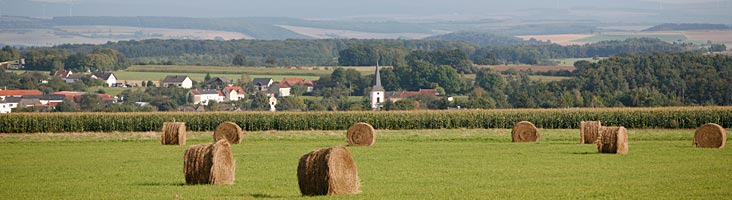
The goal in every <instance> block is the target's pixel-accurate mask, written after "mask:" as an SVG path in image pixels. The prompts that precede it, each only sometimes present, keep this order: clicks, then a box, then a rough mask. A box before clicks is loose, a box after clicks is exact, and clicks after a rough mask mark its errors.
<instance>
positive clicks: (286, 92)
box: [277, 82, 292, 97]
mask: <svg viewBox="0 0 732 200" xmlns="http://www.w3.org/2000/svg"><path fill="white" fill-rule="evenodd" d="M277 87H278V88H279V89H278V93H277V94H278V95H279V96H280V97H287V96H290V92H291V91H292V86H290V85H289V84H287V83H286V82H280V84H277Z"/></svg>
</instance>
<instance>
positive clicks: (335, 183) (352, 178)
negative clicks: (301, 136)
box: [297, 146, 361, 196]
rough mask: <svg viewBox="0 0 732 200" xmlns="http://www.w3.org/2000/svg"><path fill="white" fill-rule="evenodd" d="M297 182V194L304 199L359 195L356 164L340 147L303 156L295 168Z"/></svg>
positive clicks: (349, 153) (359, 185)
mask: <svg viewBox="0 0 732 200" xmlns="http://www.w3.org/2000/svg"><path fill="white" fill-rule="evenodd" d="M297 180H298V184H299V186H300V192H301V193H302V195H306V196H316V195H338V194H358V193H360V192H361V189H360V187H361V183H360V180H359V178H358V170H357V169H356V163H355V162H354V161H353V158H352V156H351V152H349V151H348V149H346V148H345V147H343V146H336V147H332V148H327V149H320V150H316V151H313V152H310V153H308V154H305V155H303V156H302V157H301V158H300V163H299V164H298V166H297Z"/></svg>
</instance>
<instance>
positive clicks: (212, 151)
mask: <svg viewBox="0 0 732 200" xmlns="http://www.w3.org/2000/svg"><path fill="white" fill-rule="evenodd" d="M183 172H184V174H185V178H186V183H187V184H214V185H231V184H234V177H235V172H236V162H235V160H234V156H233V155H232V154H231V145H230V144H229V142H228V141H227V140H219V141H217V142H216V143H213V144H200V145H193V146H190V147H188V149H187V150H186V152H185V155H184V159H183Z"/></svg>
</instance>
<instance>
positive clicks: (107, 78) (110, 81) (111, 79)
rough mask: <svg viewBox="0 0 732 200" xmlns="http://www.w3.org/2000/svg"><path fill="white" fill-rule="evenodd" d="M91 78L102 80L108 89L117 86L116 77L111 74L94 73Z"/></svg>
mask: <svg viewBox="0 0 732 200" xmlns="http://www.w3.org/2000/svg"><path fill="white" fill-rule="evenodd" d="M92 78H94V79H102V80H103V81H104V82H105V83H107V85H108V86H109V87H112V86H115V85H116V84H117V77H115V76H114V74H113V73H112V72H94V73H92Z"/></svg>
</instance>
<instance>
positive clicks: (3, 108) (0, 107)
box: [0, 101, 13, 114]
mask: <svg viewBox="0 0 732 200" xmlns="http://www.w3.org/2000/svg"><path fill="white" fill-rule="evenodd" d="M10 106H11V104H10V102H5V101H0V114H4V113H10V112H12V111H13V109H12V108H11V107H10Z"/></svg>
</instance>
